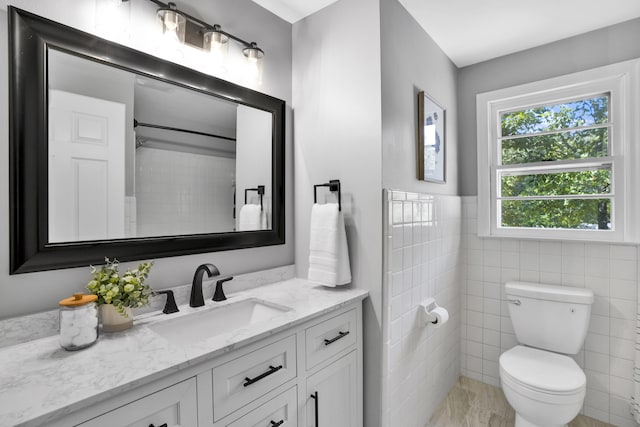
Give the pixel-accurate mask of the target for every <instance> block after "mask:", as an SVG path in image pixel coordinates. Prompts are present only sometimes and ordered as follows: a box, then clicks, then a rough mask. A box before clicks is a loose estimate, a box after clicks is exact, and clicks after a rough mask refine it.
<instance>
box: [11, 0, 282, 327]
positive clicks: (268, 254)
mask: <svg viewBox="0 0 640 427" xmlns="http://www.w3.org/2000/svg"><path fill="white" fill-rule="evenodd" d="M130 3H131V8H132V13H131V23H132V24H133V25H131V27H132V28H134V27H135V29H136V30H140V29H141V28H145V26H146V27H151V28H157V25H156V24H157V21H156V17H155V12H154V7H153V4H151V3H150V2H130ZM6 4H7V2H6V1H5V0H3V1H2V2H0V9H2V10H1V11H0V129H3V131H2V132H0V170H3V171H5V173H4V174H3V175H2V177H0V236H2V240H1V241H0V318H8V317H13V316H18V315H24V314H29V313H34V312H38V311H43V310H49V309H54V308H56V307H57V306H58V301H59V300H61V299H62V298H65V297H67V296H69V295H71V294H72V293H73V292H77V291H79V290H82V289H83V288H84V286H85V284H86V283H87V281H88V279H89V269H88V267H83V268H73V269H64V270H57V271H49V272H41V273H30V274H21V275H14V276H10V275H9V239H8V236H9V207H8V201H9V194H8V193H9V184H8V174H7V172H6V171H7V170H8V164H9V159H8V151H9V150H8V143H9V142H8V134H7V128H8V64H7V57H8V51H7V49H8V37H7V34H8V29H7V14H6ZM11 4H13V5H15V6H17V7H20V8H23V9H26V10H29V11H31V12H34V13H36V14H39V15H41V16H45V17H47V18H49V19H53V20H56V21H58V22H62V23H64V24H66V25H71V26H74V27H77V28H80V29H82V30H84V31H88V32H92V31H94V20H95V9H94V6H95V4H94V2H93V1H87V0H61V1H59V2H49V1H38V2H34V1H31V0H15V1H12V2H11ZM180 7H181V8H184V9H185V11H187V12H189V13H193V14H194V15H196V16H198V17H200V18H201V19H203V20H205V21H207V22H211V23H220V24H221V25H223V28H225V29H226V30H227V31H229V32H231V33H233V34H237V35H238V36H241V37H243V38H246V39H249V40H256V41H258V42H259V44H260V46H261V47H262V48H263V49H264V50H265V52H266V56H265V67H264V75H263V83H262V86H260V87H259V88H258V89H259V90H260V91H261V92H265V93H267V94H269V95H272V96H275V97H278V98H281V99H284V100H285V101H286V102H287V104H288V105H290V104H291V99H292V96H291V24H289V23H287V22H285V21H283V20H281V19H280V18H278V17H276V16H275V15H273V14H271V13H270V12H268V11H266V10H265V9H263V8H262V7H260V6H258V5H256V4H255V3H253V2H252V1H250V0H235V1H225V0H184V1H182V2H181V3H180ZM139 41H140V40H139V38H135V37H134V38H132V40H131V43H132V44H133V43H137V42H139ZM146 49H147V50H148V51H149V53H153V50H152V48H151V47H147V48H146ZM286 120H287V121H286V123H287V132H286V140H287V143H286V153H287V158H286V177H287V181H286V189H287V192H286V201H287V206H286V215H287V228H286V239H287V243H286V244H285V245H280V246H271V247H265V248H256V249H243V250H238V251H228V252H216V253H208V254H198V255H190V256H182V257H175V258H162V259H157V260H156V263H155V266H154V268H153V271H152V273H151V276H150V278H149V282H150V284H151V285H152V287H154V288H155V289H161V288H165V287H169V286H176V285H180V284H186V283H188V282H190V281H191V279H192V277H193V271H194V270H195V268H196V267H197V266H198V264H201V263H204V262H213V263H214V264H216V265H217V266H218V267H219V268H220V270H221V271H222V272H223V273H224V274H239V273H244V272H250V271H257V270H262V269H266V268H271V267H276V266H282V265H288V264H291V263H293V261H294V252H293V248H294V246H293V202H292V196H293V192H292V179H291V176H292V170H293V169H292V156H291V152H292V147H291V128H292V127H291V112H290V110H288V111H287V117H286ZM135 264H136V263H126V264H125V265H123V268H128V267H129V266H131V265H135Z"/></svg>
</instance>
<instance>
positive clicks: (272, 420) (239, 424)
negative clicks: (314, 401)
mask: <svg viewBox="0 0 640 427" xmlns="http://www.w3.org/2000/svg"><path fill="white" fill-rule="evenodd" d="M222 425H223V426H224V427H274V426H277V427H294V426H296V425H298V392H297V388H296V387H291V388H290V389H289V390H287V391H285V392H284V393H282V394H279V395H278V396H276V397H274V398H273V399H271V400H270V401H268V402H267V403H265V404H264V405H261V406H258V407H257V408H256V409H254V410H253V411H251V412H249V413H248V414H246V415H244V416H243V417H241V418H238V419H237V420H235V421H232V422H231V423H229V424H226V423H222Z"/></svg>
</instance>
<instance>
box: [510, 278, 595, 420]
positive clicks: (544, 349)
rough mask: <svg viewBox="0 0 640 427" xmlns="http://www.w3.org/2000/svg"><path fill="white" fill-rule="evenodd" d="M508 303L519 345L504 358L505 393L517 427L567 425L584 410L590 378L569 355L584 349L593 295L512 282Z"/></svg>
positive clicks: (590, 292)
mask: <svg viewBox="0 0 640 427" xmlns="http://www.w3.org/2000/svg"><path fill="white" fill-rule="evenodd" d="M505 291H506V295H507V304H508V306H509V314H510V315H511V322H512V324H513V329H514V330H515V334H516V338H517V339H518V343H519V344H518V345H517V346H515V347H513V348H512V349H510V350H508V351H506V352H504V353H502V355H501V356H500V383H501V384H502V390H503V392H504V394H505V396H506V398H507V400H508V401H509V403H510V404H511V406H512V407H513V409H514V410H515V411H516V424H515V425H516V427H562V426H566V425H567V423H568V422H569V421H571V420H572V419H573V418H575V416H576V415H578V412H580V408H582V403H583V401H584V396H585V393H586V386H587V378H586V376H585V374H584V372H583V371H582V369H580V367H579V366H578V364H577V363H576V362H575V361H574V360H573V359H572V358H571V357H569V356H567V355H568V354H576V353H578V352H579V351H580V348H581V347H582V344H583V343H584V338H585V336H586V335H587V328H588V327H589V318H590V316H591V304H593V291H591V290H590V289H584V288H574V287H569V286H551V285H541V284H537V283H526V282H507V283H506V285H505Z"/></svg>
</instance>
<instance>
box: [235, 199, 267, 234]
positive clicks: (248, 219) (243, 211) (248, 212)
mask: <svg viewBox="0 0 640 427" xmlns="http://www.w3.org/2000/svg"><path fill="white" fill-rule="evenodd" d="M266 229H267V215H266V214H265V212H264V211H263V210H262V209H261V208H260V205H253V204H249V205H243V206H242V207H241V208H240V217H239V218H238V231H252V230H266Z"/></svg>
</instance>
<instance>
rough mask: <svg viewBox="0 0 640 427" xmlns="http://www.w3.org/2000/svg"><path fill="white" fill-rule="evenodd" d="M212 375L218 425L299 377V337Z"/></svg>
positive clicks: (231, 362)
mask: <svg viewBox="0 0 640 427" xmlns="http://www.w3.org/2000/svg"><path fill="white" fill-rule="evenodd" d="M212 375H213V418H214V421H218V420H220V419H222V418H224V417H225V416H227V415H229V414H230V413H232V412H233V411H235V410H237V409H238V408H240V407H242V406H244V405H246V404H248V403H249V402H252V401H253V400H255V399H257V398H258V397H260V396H262V395H263V394H265V393H267V392H269V391H271V390H273V389H274V388H276V387H278V386H279V385H282V384H284V383H285V382H287V381H289V380H291V379H293V378H295V377H296V375H297V371H296V336H295V335H291V336H290V337H287V338H285V339H282V340H280V341H277V342H275V343H273V344H269V345H267V346H265V347H262V348H260V349H258V350H255V351H253V352H251V353H248V354H245V355H243V356H240V357H238V358H237V359H234V360H231V361H230V362H227V363H225V364H223V365H220V366H217V367H215V368H213V370H212Z"/></svg>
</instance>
